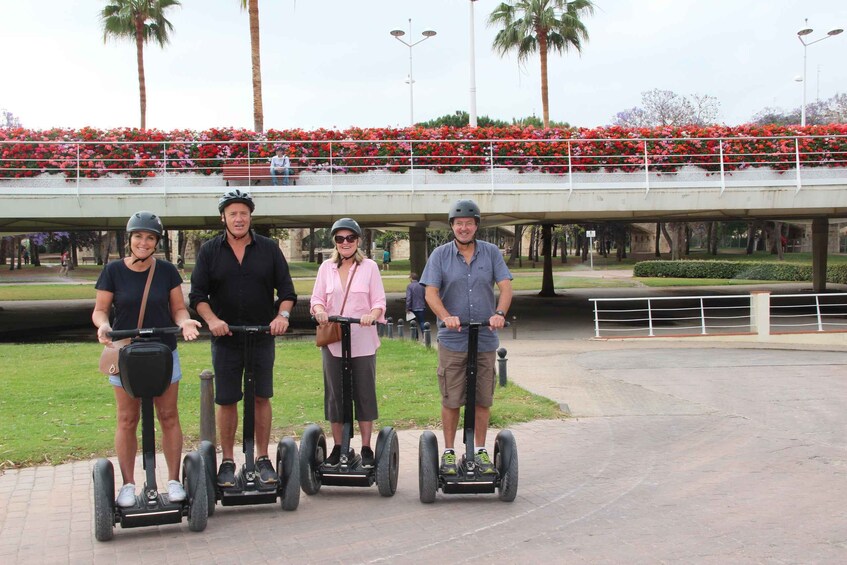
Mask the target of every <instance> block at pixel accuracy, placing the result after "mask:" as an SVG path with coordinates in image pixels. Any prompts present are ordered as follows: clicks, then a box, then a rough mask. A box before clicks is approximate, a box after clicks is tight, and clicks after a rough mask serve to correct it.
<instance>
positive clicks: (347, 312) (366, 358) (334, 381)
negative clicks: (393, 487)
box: [311, 218, 386, 467]
mask: <svg viewBox="0 0 847 565" xmlns="http://www.w3.org/2000/svg"><path fill="white" fill-rule="evenodd" d="M331 234H332V238H333V241H334V242H335V249H333V251H332V258H331V259H330V260H329V261H324V262H323V263H321V266H320V268H319V269H318V276H317V278H316V279H315V286H314V290H313V291H312V299H311V311H312V315H313V316H314V317H315V320H316V321H317V322H318V323H319V324H326V323H327V322H328V320H329V317H330V316H339V315H341V314H342V313H343V315H344V316H346V317H350V318H359V323H358V324H351V325H350V344H351V350H352V351H351V355H352V358H353V359H352V361H353V404H354V407H355V411H356V412H355V419H356V421H357V422H358V423H359V433H360V434H361V436H362V450H361V454H362V465H363V466H365V467H372V466H373V464H374V452H373V449H372V448H371V434H372V432H373V422H374V420H376V419H377V417H378V409H377V399H376V350H377V349H378V348H379V337H378V336H377V333H376V326H375V325H374V322H381V323H385V318H384V316H383V315H384V314H385V306H386V302H385V289H384V287H383V285H382V278H381V277H380V275H379V267H378V266H377V264H376V262H375V261H373V260H372V259H368V258H367V257H365V254H364V253H362V250H361V249H359V239H360V238H361V237H362V228H360V227H359V224H358V222H356V221H355V220H353V219H351V218H342V219H340V220H338V221H337V222H335V223H334V224H333V226H332V230H331ZM342 305H343V312H342ZM321 355H322V356H323V370H324V417H325V418H326V419H327V420H329V422H330V427H331V428H332V439H333V441H334V442H335V445H334V446H333V448H332V452H331V453H330V454H329V457H327V459H326V463H327V464H328V465H338V463H339V461H340V457H341V441H342V439H343V438H342V436H341V434H342V432H343V431H344V412H343V404H342V401H341V393H342V389H341V378H342V374H341V368H342V367H341V342H340V341H339V342H336V343H331V344H329V345H325V346H323V347H321ZM353 456H354V452H353V449H352V448H351V449H350V453H349V455H348V458H350V459H352V458H353Z"/></svg>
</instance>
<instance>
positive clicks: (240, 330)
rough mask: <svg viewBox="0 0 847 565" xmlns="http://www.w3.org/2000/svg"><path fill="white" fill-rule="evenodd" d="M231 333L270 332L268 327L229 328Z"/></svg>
mask: <svg viewBox="0 0 847 565" xmlns="http://www.w3.org/2000/svg"><path fill="white" fill-rule="evenodd" d="M229 331H231V332H232V333H245V334H260V333H268V332H270V331H271V327H270V326H229Z"/></svg>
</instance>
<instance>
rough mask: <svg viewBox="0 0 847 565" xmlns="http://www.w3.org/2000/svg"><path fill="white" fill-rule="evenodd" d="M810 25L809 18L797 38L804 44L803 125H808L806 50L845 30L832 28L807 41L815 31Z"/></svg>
mask: <svg viewBox="0 0 847 565" xmlns="http://www.w3.org/2000/svg"><path fill="white" fill-rule="evenodd" d="M808 25H809V20H806V27H804V28H803V29H801V30H800V31H798V32H797V39H799V40H800V43H802V44H803V105H802V106H801V107H800V125H801V126H805V125H806V50H807V49H808V47H809V45H814V44H815V43H818V42H820V41H823V40H824V39H829V38H830V37H832V36H833V35H838V34H839V33H841V32H842V31H844V30H843V29H840V28H837V29H832V30H830V31H828V32H826V35H824V36H823V37H820V38H818V39H815V40H814V41H809V42H806V40H805V39H804V38H805V37H806V36H807V35H809V34H811V33H812V32H813V31H814V30H813V29H812V28H810V27H808Z"/></svg>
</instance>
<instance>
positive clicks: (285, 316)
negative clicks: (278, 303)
mask: <svg viewBox="0 0 847 565" xmlns="http://www.w3.org/2000/svg"><path fill="white" fill-rule="evenodd" d="M277 316H282V317H283V318H285V319H286V320H287V319H288V318H290V317H291V312H289V311H288V310H283V311H282V312H280V313H279V314H277Z"/></svg>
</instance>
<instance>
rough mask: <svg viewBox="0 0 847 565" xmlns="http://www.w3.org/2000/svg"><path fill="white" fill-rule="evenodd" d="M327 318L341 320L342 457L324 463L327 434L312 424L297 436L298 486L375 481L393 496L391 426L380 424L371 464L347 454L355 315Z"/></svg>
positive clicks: (395, 468) (313, 490)
mask: <svg viewBox="0 0 847 565" xmlns="http://www.w3.org/2000/svg"><path fill="white" fill-rule="evenodd" d="M329 321H330V322H338V323H340V324H341V371H342V372H341V403H342V417H343V423H344V427H343V432H342V435H341V438H342V439H341V457H340V460H339V463H338V465H330V464H328V463H326V458H327V455H328V454H327V449H326V435H324V432H323V430H322V429H321V427H320V426H318V425H317V424H311V425H310V426H308V427H307V428H306V430H305V431H304V432H303V437H301V438H300V486H301V487H302V489H303V492H305V493H306V494H309V495H312V494H317V492H318V491H319V490H320V489H321V485H332V486H344V487H369V486H371V485H373V484H374V482H376V484H377V487H378V489H379V494H381V495H382V496H394V493H395V492H396V491H397V476H398V472H399V464H400V443H399V441H398V440H397V432H395V431H394V428H392V427H391V426H386V427H384V428H382V429H381V430H380V432H379V435H378V436H377V438H376V450H375V451H374V465H373V467H365V466H363V465H362V457H361V455H360V454H356V455H355V456H354V457H352V458H349V457H348V454H349V453H350V438H352V437H353V360H352V355H351V344H350V324H358V323H359V320H358V319H357V318H347V317H342V316H330V317H329Z"/></svg>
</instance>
